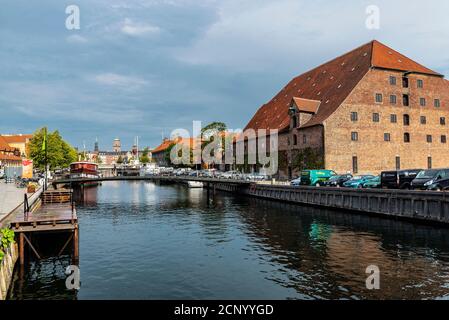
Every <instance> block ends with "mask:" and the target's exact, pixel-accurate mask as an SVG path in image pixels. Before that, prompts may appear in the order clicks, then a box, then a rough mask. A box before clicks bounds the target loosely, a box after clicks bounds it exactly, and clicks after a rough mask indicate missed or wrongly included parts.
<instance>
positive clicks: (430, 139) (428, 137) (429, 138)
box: [426, 134, 432, 143]
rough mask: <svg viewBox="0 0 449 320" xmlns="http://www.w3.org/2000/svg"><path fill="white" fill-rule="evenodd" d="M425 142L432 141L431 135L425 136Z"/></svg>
mask: <svg viewBox="0 0 449 320" xmlns="http://www.w3.org/2000/svg"><path fill="white" fill-rule="evenodd" d="M426 140H427V143H432V135H430V134H428V135H427V136H426Z"/></svg>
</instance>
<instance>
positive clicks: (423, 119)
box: [420, 116, 427, 124]
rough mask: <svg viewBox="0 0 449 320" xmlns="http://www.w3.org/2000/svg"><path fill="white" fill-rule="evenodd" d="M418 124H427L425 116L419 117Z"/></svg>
mask: <svg viewBox="0 0 449 320" xmlns="http://www.w3.org/2000/svg"><path fill="white" fill-rule="evenodd" d="M420 122H421V124H426V123H427V118H426V116H421V117H420Z"/></svg>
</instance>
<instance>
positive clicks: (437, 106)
mask: <svg viewBox="0 0 449 320" xmlns="http://www.w3.org/2000/svg"><path fill="white" fill-rule="evenodd" d="M433 105H434V106H435V108H439V107H441V103H440V99H435V101H434V102H433Z"/></svg>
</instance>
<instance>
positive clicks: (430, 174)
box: [411, 169, 449, 190]
mask: <svg viewBox="0 0 449 320" xmlns="http://www.w3.org/2000/svg"><path fill="white" fill-rule="evenodd" d="M448 177H449V169H429V170H423V171H421V172H420V173H418V175H417V176H416V178H415V179H414V180H413V181H412V183H411V187H412V189H420V190H426V189H427V188H428V187H429V186H431V185H433V184H434V183H435V182H436V181H438V180H442V179H446V178H448Z"/></svg>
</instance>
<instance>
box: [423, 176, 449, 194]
mask: <svg viewBox="0 0 449 320" xmlns="http://www.w3.org/2000/svg"><path fill="white" fill-rule="evenodd" d="M427 190H434V191H448V190H449V177H446V178H444V179H440V180H437V181H435V182H434V183H433V184H431V185H430V186H428V187H427Z"/></svg>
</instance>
